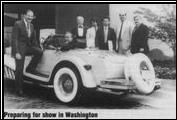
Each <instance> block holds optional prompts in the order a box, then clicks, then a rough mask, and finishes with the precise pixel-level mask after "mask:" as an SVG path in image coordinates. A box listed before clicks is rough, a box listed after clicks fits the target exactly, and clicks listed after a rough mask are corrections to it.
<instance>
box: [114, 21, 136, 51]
mask: <svg viewBox="0 0 177 120" xmlns="http://www.w3.org/2000/svg"><path fill="white" fill-rule="evenodd" d="M121 24H122V23H121ZM121 24H120V25H119V26H118V28H117V41H118V43H119V41H120V40H119V34H120V29H121ZM133 28H134V25H133V24H132V23H131V22H129V21H127V20H126V21H124V23H123V26H122V32H121V41H122V44H123V45H122V46H125V47H127V48H128V47H130V43H131V39H132V32H133ZM127 48H123V49H127Z"/></svg>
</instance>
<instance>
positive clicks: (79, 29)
mask: <svg viewBox="0 0 177 120" xmlns="http://www.w3.org/2000/svg"><path fill="white" fill-rule="evenodd" d="M86 32H87V28H86V27H85V26H84V18H83V17H82V16H78V17H77V26H76V27H75V28H74V29H73V30H72V34H73V37H74V40H76V47H77V48H85V47H86Z"/></svg>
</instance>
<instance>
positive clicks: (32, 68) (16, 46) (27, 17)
mask: <svg viewBox="0 0 177 120" xmlns="http://www.w3.org/2000/svg"><path fill="white" fill-rule="evenodd" d="M33 18H34V13H33V11H32V10H26V11H25V13H24V19H22V20H20V21H17V22H15V24H14V27H13V29H12V56H13V57H15V62H16V71H15V77H16V78H15V79H16V92H17V94H18V95H23V69H24V61H25V56H26V55H34V56H33V58H32V60H31V62H30V63H29V65H28V67H27V69H26V72H30V73H33V74H36V73H37V71H36V67H37V64H38V62H39V60H40V58H41V57H42V54H43V52H42V49H40V47H39V45H38V43H37V40H36V34H35V30H34V26H33V24H32V23H31V22H32V20H33Z"/></svg>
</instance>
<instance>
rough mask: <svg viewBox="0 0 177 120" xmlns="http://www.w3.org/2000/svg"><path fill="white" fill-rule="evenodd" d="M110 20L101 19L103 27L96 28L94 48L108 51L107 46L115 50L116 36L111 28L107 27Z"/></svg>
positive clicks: (106, 18)
mask: <svg viewBox="0 0 177 120" xmlns="http://www.w3.org/2000/svg"><path fill="white" fill-rule="evenodd" d="M109 24H110V18H109V17H104V18H103V26H102V27H100V28H98V30H97V33H96V47H98V48H99V49H101V50H110V49H109V46H112V49H113V50H114V51H115V50H116V34H115V31H114V29H113V28H111V27H110V26H109Z"/></svg>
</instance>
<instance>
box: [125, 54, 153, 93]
mask: <svg viewBox="0 0 177 120" xmlns="http://www.w3.org/2000/svg"><path fill="white" fill-rule="evenodd" d="M124 73H125V77H126V79H129V78H131V79H132V80H133V82H134V83H135V85H136V89H135V91H136V92H138V93H141V94H150V93H152V91H153V90H154V87H155V72H154V67H153V65H152V63H151V61H150V60H149V58H148V57H147V56H146V55H144V54H141V53H138V54H135V55H133V56H131V57H130V58H129V59H128V60H127V61H126V63H125V69H124Z"/></svg>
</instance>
